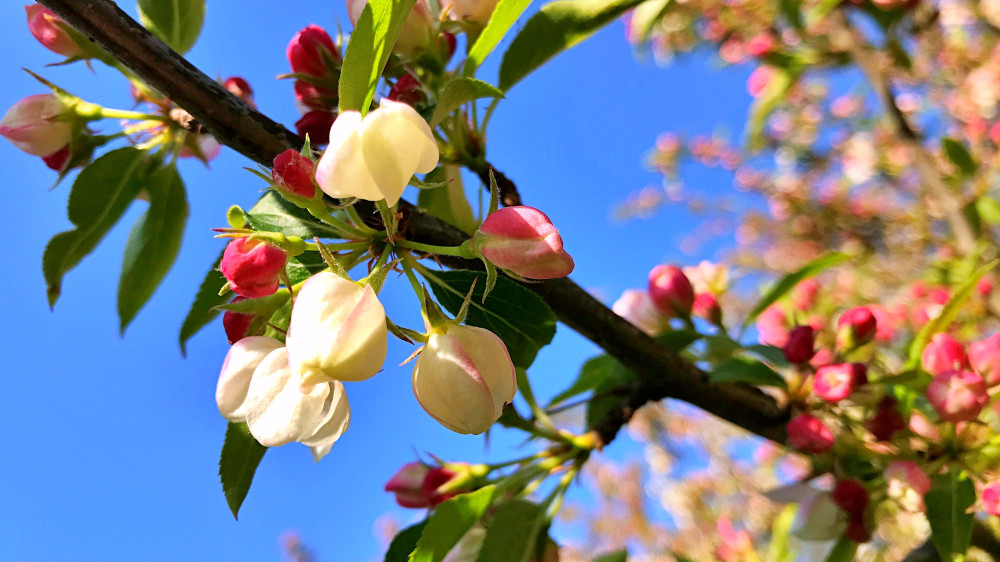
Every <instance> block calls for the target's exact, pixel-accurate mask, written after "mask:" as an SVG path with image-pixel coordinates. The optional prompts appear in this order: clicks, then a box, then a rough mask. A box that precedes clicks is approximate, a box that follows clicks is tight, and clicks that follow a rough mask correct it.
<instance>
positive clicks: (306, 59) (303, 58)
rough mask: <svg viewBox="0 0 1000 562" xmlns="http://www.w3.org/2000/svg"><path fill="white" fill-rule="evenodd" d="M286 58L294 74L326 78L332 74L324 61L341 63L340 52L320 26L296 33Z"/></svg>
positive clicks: (289, 44)
mask: <svg viewBox="0 0 1000 562" xmlns="http://www.w3.org/2000/svg"><path fill="white" fill-rule="evenodd" d="M285 56H287V57H288V63H289V64H290V65H291V67H292V72H294V73H296V74H307V75H309V76H315V77H316V78H325V77H328V76H330V75H331V74H332V72H331V70H330V69H329V68H328V67H327V64H326V61H325V60H324V59H325V58H329V59H330V60H333V61H339V60H340V51H338V50H337V46H336V45H334V43H333V39H331V38H330V35H329V34H328V33H327V32H326V30H325V29H323V28H322V27H320V26H318V25H309V26H307V27H305V28H304V29H302V30H301V31H299V32H298V33H296V34H295V36H294V37H292V40H291V41H289V42H288V47H287V48H286V49H285Z"/></svg>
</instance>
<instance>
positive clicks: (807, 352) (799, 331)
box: [782, 326, 816, 365]
mask: <svg viewBox="0 0 1000 562" xmlns="http://www.w3.org/2000/svg"><path fill="white" fill-rule="evenodd" d="M815 341H816V332H815V331H814V330H813V327H812V326H796V327H795V328H794V329H792V331H791V332H789V333H788V341H786V342H785V345H784V347H782V351H784V352H785V359H788V362H789V363H792V364H794V365H801V364H803V363H807V362H809V360H810V359H812V357H813V355H815V354H816V350H815V348H814V343H815Z"/></svg>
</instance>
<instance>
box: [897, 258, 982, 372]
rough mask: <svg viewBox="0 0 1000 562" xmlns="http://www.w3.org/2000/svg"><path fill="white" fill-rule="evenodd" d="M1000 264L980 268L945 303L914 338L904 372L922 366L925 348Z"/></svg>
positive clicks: (944, 328) (945, 327)
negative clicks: (983, 278)
mask: <svg viewBox="0 0 1000 562" xmlns="http://www.w3.org/2000/svg"><path fill="white" fill-rule="evenodd" d="M997 263H1000V260H993V261H991V262H990V263H988V264H986V265H984V266H983V267H980V268H979V269H978V270H976V272H975V273H973V274H972V276H970V277H969V278H968V279H966V280H965V282H964V283H962V284H961V285H960V286H959V287H958V289H956V290H955V294H954V295H952V296H951V298H950V299H948V302H947V303H945V305H944V308H942V309H941V313H940V314H938V315H937V316H936V317H935V318H934V319H933V320H931V321H930V322H928V323H927V324H925V325H924V327H923V328H921V329H920V331H919V332H918V333H917V337H915V338H913V343H911V344H910V356H909V360H908V361H907V362H906V366H905V367H904V368H903V370H910V369H915V368H916V367H917V366H918V365H920V356H921V354H923V352H924V348H925V347H927V343H928V342H930V341H931V337H933V336H934V334H936V333H938V332H943V331H944V330H946V329H948V326H949V325H950V324H951V323H952V321H954V320H955V317H956V316H958V312H959V310H960V309H961V308H962V305H963V304H965V301H967V300H968V299H969V297H970V296H971V295H972V291H973V290H974V289H975V288H976V284H977V283H979V280H980V279H981V278H982V277H983V275H986V274H987V273H989V272H990V270H992V269H993V268H994V267H996V266H997Z"/></svg>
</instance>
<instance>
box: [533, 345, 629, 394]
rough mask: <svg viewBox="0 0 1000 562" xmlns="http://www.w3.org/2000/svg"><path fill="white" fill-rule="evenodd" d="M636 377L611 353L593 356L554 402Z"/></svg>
mask: <svg viewBox="0 0 1000 562" xmlns="http://www.w3.org/2000/svg"><path fill="white" fill-rule="evenodd" d="M633 378H635V374H634V373H632V371H630V370H629V369H628V368H627V367H626V366H625V365H622V364H621V363H620V362H619V361H618V360H617V359H615V358H614V357H611V356H610V355H598V356H597V357H591V358H590V359H588V360H587V362H586V363H584V364H583V366H582V367H580V374H579V375H578V376H577V377H576V380H575V381H573V384H572V385H570V387H569V388H567V389H566V390H564V391H562V392H560V393H559V394H557V395H556V396H555V397H554V398H552V404H559V403H560V402H565V401H566V400H567V399H569V398H572V397H574V396H578V395H580V394H583V393H584V392H587V391H590V390H594V389H595V388H597V387H598V386H601V385H602V384H605V383H608V384H610V385H611V386H620V385H622V384H624V383H626V382H628V381H629V380H631V379H633Z"/></svg>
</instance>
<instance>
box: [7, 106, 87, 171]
mask: <svg viewBox="0 0 1000 562" xmlns="http://www.w3.org/2000/svg"><path fill="white" fill-rule="evenodd" d="M67 111H68V109H67V107H66V104H64V103H63V102H62V100H61V99H59V97H58V96H56V95H55V94H36V95H33V96H28V97H26V98H22V99H21V100H18V101H17V103H15V104H14V105H12V106H11V107H10V109H8V110H7V113H6V114H5V115H4V116H3V119H0V135H2V136H3V137H5V138H6V139H7V140H9V141H10V142H12V143H14V146H16V147H18V148H20V149H21V150H23V151H25V152H27V153H28V154H33V155H35V156H50V155H53V154H54V153H56V152H58V151H60V150H62V149H63V148H64V147H66V146H67V145H68V144H69V142H70V140H71V138H72V134H73V128H72V127H71V126H70V124H69V123H67V122H65V121H63V120H62V119H61V117H62V116H63V115H65V114H66V113H67Z"/></svg>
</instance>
